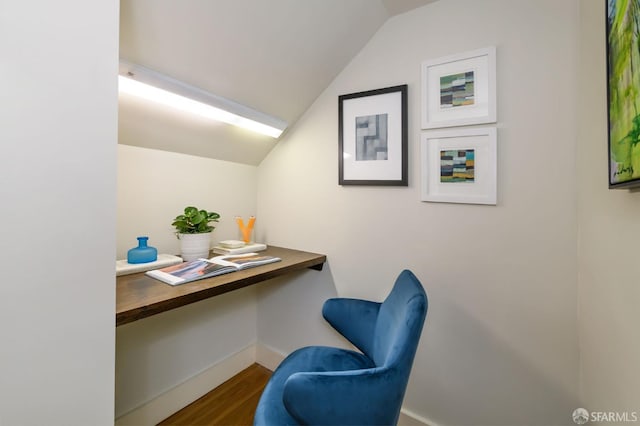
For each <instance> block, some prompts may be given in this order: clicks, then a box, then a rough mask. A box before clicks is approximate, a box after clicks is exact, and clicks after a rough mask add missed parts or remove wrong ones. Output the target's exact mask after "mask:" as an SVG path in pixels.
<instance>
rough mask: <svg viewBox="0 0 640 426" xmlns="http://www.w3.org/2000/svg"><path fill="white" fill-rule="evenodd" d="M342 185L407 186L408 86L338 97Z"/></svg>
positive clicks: (340, 177)
mask: <svg viewBox="0 0 640 426" xmlns="http://www.w3.org/2000/svg"><path fill="white" fill-rule="evenodd" d="M338 116H339V117H338V120H339V121H338V123H339V124H338V133H339V134H338V169H339V176H338V182H339V184H340V185H385V186H407V185H408V178H407V176H408V171H407V159H408V153H407V146H408V143H407V85H406V84H404V85H400V86H393V87H386V88H384V89H376V90H369V91H365V92H358V93H350V94H347V95H341V96H339V97H338Z"/></svg>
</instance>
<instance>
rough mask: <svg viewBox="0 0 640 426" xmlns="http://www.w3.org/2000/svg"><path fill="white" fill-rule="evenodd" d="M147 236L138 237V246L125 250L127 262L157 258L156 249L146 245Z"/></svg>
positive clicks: (151, 260)
mask: <svg viewBox="0 0 640 426" xmlns="http://www.w3.org/2000/svg"><path fill="white" fill-rule="evenodd" d="M148 239H149V237H138V247H134V248H132V249H131V250H129V251H128V252H127V262H129V263H148V262H153V261H155V260H157V259H158V250H156V248H155V247H149V246H147V240H148Z"/></svg>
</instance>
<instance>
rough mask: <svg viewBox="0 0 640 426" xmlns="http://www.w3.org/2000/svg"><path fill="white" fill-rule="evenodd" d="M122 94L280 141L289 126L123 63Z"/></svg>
mask: <svg viewBox="0 0 640 426" xmlns="http://www.w3.org/2000/svg"><path fill="white" fill-rule="evenodd" d="M118 87H119V91H120V92H122V93H126V94H129V95H132V96H136V97H139V98H142V99H146V100H148V101H152V102H156V103H159V104H162V105H165V106H168V107H171V108H175V109H178V110H180V111H185V112H188V113H191V114H195V115H198V116H201V117H205V118H208V119H212V120H216V121H221V122H224V123H227V124H231V125H234V126H238V127H242V128H244V129H248V130H251V131H254V132H258V133H261V134H264V135H267V136H271V137H272V138H278V137H280V135H281V134H282V132H283V131H284V129H286V127H287V123H286V122H285V121H283V120H280V119H279V118H276V117H272V116H270V115H268V114H265V113H263V112H260V111H257V110H254V109H252V108H249V107H247V106H245V105H242V104H240V103H237V102H235V101H232V100H230V99H226V98H223V97H222V96H217V95H214V94H212V93H209V92H206V91H204V90H202V89H200V88H198V87H195V86H191V85H189V84H186V83H184V82H182V81H180V80H176V79H174V78H172V77H169V76H166V75H164V74H160V73H158V72H156V71H153V70H150V69H148V68H145V67H142V66H140V65H136V64H132V63H130V62H127V61H123V60H121V61H120V76H119V78H118Z"/></svg>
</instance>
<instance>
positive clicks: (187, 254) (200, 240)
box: [171, 206, 220, 261]
mask: <svg viewBox="0 0 640 426" xmlns="http://www.w3.org/2000/svg"><path fill="white" fill-rule="evenodd" d="M218 219H220V215H219V214H218V213H215V212H209V211H206V210H203V209H198V208H196V207H193V206H188V207H185V209H184V213H183V214H180V215H178V216H176V218H175V219H173V223H172V224H171V225H172V226H173V227H175V228H176V236H177V237H178V239H179V240H180V252H181V255H182V258H183V259H184V260H187V261H188V260H194V259H198V258H202V257H208V256H209V249H210V247H211V232H212V231H213V230H214V229H215V227H214V226H213V225H211V223H212V222H217V221H218Z"/></svg>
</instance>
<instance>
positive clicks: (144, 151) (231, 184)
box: [116, 141, 261, 259]
mask: <svg viewBox="0 0 640 426" xmlns="http://www.w3.org/2000/svg"><path fill="white" fill-rule="evenodd" d="M211 143H215V141H211ZM256 179H257V168H256V167H255V166H249V165H245V164H238V163H231V162H228V161H220V160H214V159H210V158H202V157H195V156H191V155H186V154H177V153H172V152H166V151H158V150H154V149H148V148H139V147H135V146H127V145H118V228H117V253H116V256H117V258H118V259H126V257H127V250H128V249H130V248H132V247H135V246H136V245H137V244H138V241H137V240H136V237H137V236H141V235H147V236H148V237H149V245H151V246H153V247H156V248H157V249H158V252H159V253H172V254H178V253H180V242H179V240H178V239H177V238H176V236H175V234H174V232H175V228H173V227H172V226H171V222H173V219H174V218H175V217H176V216H177V215H179V214H182V212H183V210H184V208H185V207H186V206H190V205H193V206H196V207H198V208H203V209H206V210H209V211H215V212H217V213H219V214H220V215H221V218H220V221H219V222H218V223H215V222H214V223H212V224H213V225H214V226H215V227H216V229H215V230H214V231H213V234H212V237H211V238H212V243H216V242H217V241H220V240H225V239H230V238H234V239H237V238H239V237H240V234H239V231H238V227H237V225H236V223H235V221H234V219H233V218H234V217H235V216H242V217H244V218H245V219H246V218H247V217H249V216H251V215H255V214H256V195H255V194H256V186H257V181H256ZM260 226H261V221H260V220H257V221H256V225H255V227H256V229H258V228H260Z"/></svg>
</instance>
